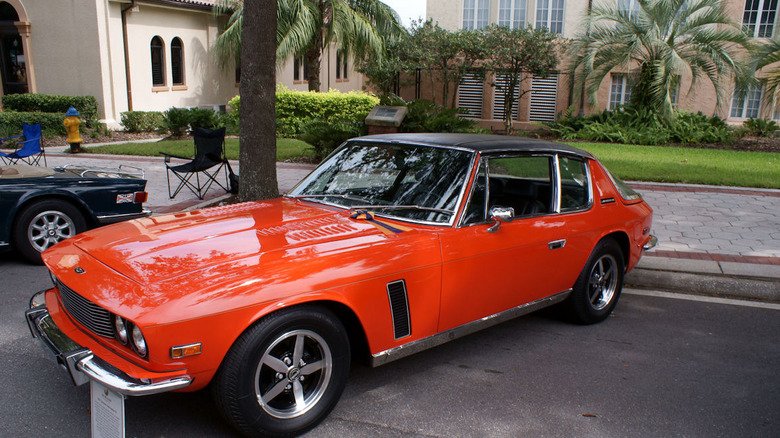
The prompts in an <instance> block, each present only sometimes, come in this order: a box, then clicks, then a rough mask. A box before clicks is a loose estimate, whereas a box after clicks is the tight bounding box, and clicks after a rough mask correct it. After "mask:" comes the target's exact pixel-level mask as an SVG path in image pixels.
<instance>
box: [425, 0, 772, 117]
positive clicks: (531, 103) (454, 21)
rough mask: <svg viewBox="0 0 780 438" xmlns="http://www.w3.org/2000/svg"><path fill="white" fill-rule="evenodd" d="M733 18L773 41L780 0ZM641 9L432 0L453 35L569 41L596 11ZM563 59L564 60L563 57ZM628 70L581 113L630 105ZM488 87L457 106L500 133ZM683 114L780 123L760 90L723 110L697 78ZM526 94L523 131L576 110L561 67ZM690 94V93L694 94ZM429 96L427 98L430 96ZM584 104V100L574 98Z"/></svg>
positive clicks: (591, 1)
mask: <svg viewBox="0 0 780 438" xmlns="http://www.w3.org/2000/svg"><path fill="white" fill-rule="evenodd" d="M723 1H724V2H725V3H726V8H727V11H728V14H729V17H730V18H731V19H732V20H733V21H734V22H736V23H742V24H743V26H745V27H746V28H747V29H748V33H751V36H753V37H755V38H771V37H772V36H773V35H774V32H775V31H776V29H775V28H776V27H777V19H778V13H777V9H778V1H777V0H723ZM595 4H601V5H602V6H605V7H610V6H614V7H615V8H626V9H627V10H631V9H632V8H636V7H637V5H636V0H428V2H427V17H428V18H429V19H432V20H433V21H434V22H437V23H438V24H439V25H440V26H442V27H443V28H445V29H448V30H452V31H455V30H458V29H464V28H466V29H475V28H477V29H478V28H482V27H485V26H488V25H490V24H499V25H506V26H533V27H541V26H544V27H547V28H549V29H551V30H553V31H554V32H557V33H559V34H561V36H562V37H564V38H573V37H574V36H575V35H577V34H578V33H579V32H581V31H582V30H583V29H582V26H583V22H584V17H585V16H586V13H587V11H588V8H589V6H591V5H595ZM562 59H563V57H562ZM632 73H635V72H632V71H631V70H630V69H629V68H626V69H622V70H619V69H616V70H613V71H612V72H611V74H610V75H609V76H608V77H607V78H606V79H605V80H604V81H603V82H602V84H601V87H600V89H599V92H598V97H597V102H596V103H595V105H588V104H587V103H586V104H584V105H583V106H582V107H581V108H576V107H575V108H576V109H577V110H582V111H584V112H585V113H593V112H599V111H603V110H604V109H606V108H614V107H616V106H617V105H620V104H623V103H625V102H627V101H628V99H629V98H630V93H631V86H630V81H629V80H628V78H629V77H630V76H631V74H632ZM491 79H492V78H488V79H487V80H486V81H477V80H473V79H471V78H466V79H465V80H464V81H462V83H461V86H460V89H459V92H458V97H457V103H458V105H459V106H461V107H464V108H468V109H469V110H470V112H471V113H472V114H475V115H476V118H477V119H480V120H481V121H482V124H484V125H488V126H495V125H497V124H498V121H499V119H500V118H501V114H502V111H503V110H502V109H501V98H500V96H499V95H498V93H496V91H495V90H494V89H493V87H491V86H490V85H489V84H490V82H491ZM680 82H681V83H680V87H679V90H680V91H679V92H678V96H676V100H677V106H678V107H679V108H681V109H684V110H688V111H702V112H703V113H705V114H709V115H713V114H717V115H720V116H721V117H723V118H726V119H727V120H728V121H729V122H730V123H740V122H742V121H744V120H745V119H747V118H749V117H763V118H770V117H773V118H775V119H778V118H780V113H778V112H775V111H771V110H769V109H766V108H763V107H762V106H761V105H760V102H761V99H762V89H761V87H753V88H751V89H750V90H748V92H747V93H745V94H744V95H734V93H733V87H732V89H731V90H729V94H728V95H727V96H726V97H725V99H724V101H723V104H722V105H721V106H720V107H718V106H717V104H716V102H717V99H716V94H715V90H714V87H713V86H712V85H711V84H710V83H708V82H707V81H706V80H700V81H699V83H698V84H697V86H696V87H694V88H693V89H691V88H690V84H691V77H690V74H687V75H686V74H683V75H682V77H681V78H680ZM525 86H526V87H529V86H530V87H531V92H530V93H528V94H526V95H525V96H524V97H523V98H522V99H521V100H520V101H519V103H518V107H517V108H516V110H515V111H516V115H515V117H514V119H515V120H516V121H517V122H516V125H517V126H518V127H522V126H524V125H527V124H528V123H529V122H540V121H550V120H553V119H555V118H556V117H557V116H558V115H560V113H562V112H563V111H565V110H566V109H568V108H569V107H570V106H571V105H572V103H573V102H576V101H581V100H582V99H576V98H575V99H573V98H572V96H571V81H570V78H569V75H568V74H566V60H565V59H564V60H562V61H561V64H560V65H559V71H558V72H557V74H555V75H552V76H550V77H548V78H545V79H542V78H529V80H528V81H527V82H526V85H525ZM689 90H690V91H689ZM423 94H424V93H423ZM575 97H580V96H575Z"/></svg>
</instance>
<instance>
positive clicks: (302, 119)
mask: <svg viewBox="0 0 780 438" xmlns="http://www.w3.org/2000/svg"><path fill="white" fill-rule="evenodd" d="M378 103H379V99H377V98H376V97H374V96H373V95H370V94H366V93H361V92H358V91H351V92H349V93H341V92H339V91H329V92H327V93H315V92H309V91H292V90H288V89H287V88H285V87H283V86H281V85H280V86H279V87H277V88H276V136H277V137H282V138H297V137H298V135H300V133H301V127H303V125H304V124H306V123H308V122H310V121H312V120H323V121H335V120H348V121H356V122H362V121H363V120H364V119H365V118H366V116H367V115H368V113H369V112H370V111H371V109H372V108H373V107H375V106H376V105H377V104H378ZM228 105H229V106H230V113H229V114H231V115H232V117H234V120H235V121H236V124H238V120H239V113H240V110H241V98H240V97H239V96H236V97H234V98H233V99H231V100H230V102H229V103H228ZM258 122H260V121H258Z"/></svg>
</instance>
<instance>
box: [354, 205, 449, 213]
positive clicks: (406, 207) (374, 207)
mask: <svg viewBox="0 0 780 438" xmlns="http://www.w3.org/2000/svg"><path fill="white" fill-rule="evenodd" d="M369 209H371V210H422V211H433V212H436V213H443V214H455V212H454V211H453V210H445V209H443V208H434V207H422V206H419V205H354V206H352V207H349V210H350V211H355V210H369Z"/></svg>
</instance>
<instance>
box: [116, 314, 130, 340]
mask: <svg viewBox="0 0 780 438" xmlns="http://www.w3.org/2000/svg"><path fill="white" fill-rule="evenodd" d="M114 331H115V332H116V339H117V340H118V341H119V342H121V343H122V344H127V325H126V324H125V320H124V319H122V317H121V316H119V315H114Z"/></svg>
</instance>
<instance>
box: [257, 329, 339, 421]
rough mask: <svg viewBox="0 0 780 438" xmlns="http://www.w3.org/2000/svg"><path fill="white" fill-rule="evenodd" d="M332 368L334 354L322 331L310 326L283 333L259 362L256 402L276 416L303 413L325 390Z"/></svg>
mask: <svg viewBox="0 0 780 438" xmlns="http://www.w3.org/2000/svg"><path fill="white" fill-rule="evenodd" d="M332 372H333V356H332V354H331V351H330V348H329V347H328V344H327V342H325V340H324V339H323V338H322V337H321V336H320V335H318V334H317V333H315V332H313V331H311V330H293V331H289V332H286V333H283V334H282V335H280V336H279V337H278V338H276V339H275V340H274V341H273V342H272V343H271V344H270V345H269V346H268V348H266V350H265V352H264V353H263V355H262V357H261V358H260V362H259V363H258V365H257V369H256V371H255V385H254V388H255V395H256V397H257V403H258V404H259V405H260V407H262V408H263V410H264V411H265V412H267V413H268V414H269V415H271V416H272V417H275V418H280V419H290V418H295V417H298V416H301V415H303V414H305V413H306V412H308V411H309V410H310V409H311V408H313V407H314V406H315V405H317V402H319V401H320V399H321V398H322V396H323V394H325V392H326V390H327V388H328V383H329V382H330V380H331V373H332Z"/></svg>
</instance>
